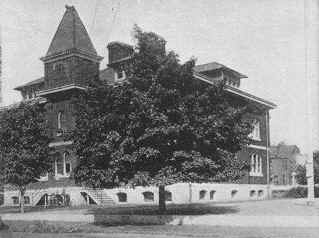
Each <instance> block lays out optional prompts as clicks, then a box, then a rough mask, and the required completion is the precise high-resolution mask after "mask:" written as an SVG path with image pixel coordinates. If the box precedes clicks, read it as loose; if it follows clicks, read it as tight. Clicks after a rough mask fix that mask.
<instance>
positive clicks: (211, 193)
mask: <svg viewBox="0 0 319 238" xmlns="http://www.w3.org/2000/svg"><path fill="white" fill-rule="evenodd" d="M215 193H216V191H215V190H212V191H210V193H209V198H210V200H214V197H215Z"/></svg>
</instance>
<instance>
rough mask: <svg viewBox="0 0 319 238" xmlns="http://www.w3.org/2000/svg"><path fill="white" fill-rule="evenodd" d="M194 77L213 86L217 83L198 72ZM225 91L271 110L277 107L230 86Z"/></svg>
mask: <svg viewBox="0 0 319 238" xmlns="http://www.w3.org/2000/svg"><path fill="white" fill-rule="evenodd" d="M193 76H194V77H195V78H197V79H199V80H201V81H204V82H206V83H209V84H212V85H214V83H215V82H216V80H212V79H211V78H209V77H207V76H205V75H203V74H200V73H198V72H194V73H193ZM225 90H226V91H227V92H229V93H231V94H234V95H237V96H240V97H243V98H245V99H247V100H249V101H253V102H255V103H258V104H261V105H264V106H266V107H268V108H269V109H275V108H276V107H277V105H276V104H274V103H272V102H270V101H267V100H265V99H262V98H260V97H257V96H255V95H252V94H250V93H247V92H245V91H243V90H241V89H238V88H235V87H232V86H229V85H225Z"/></svg>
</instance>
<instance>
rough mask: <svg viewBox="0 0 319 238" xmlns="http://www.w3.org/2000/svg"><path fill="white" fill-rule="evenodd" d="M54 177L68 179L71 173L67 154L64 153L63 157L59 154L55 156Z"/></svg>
mask: <svg viewBox="0 0 319 238" xmlns="http://www.w3.org/2000/svg"><path fill="white" fill-rule="evenodd" d="M54 170H55V176H56V177H69V176H70V173H71V171H72V163H71V158H70V154H69V152H64V153H63V156H62V155H61V154H60V153H57V154H56V159H55V169H54Z"/></svg>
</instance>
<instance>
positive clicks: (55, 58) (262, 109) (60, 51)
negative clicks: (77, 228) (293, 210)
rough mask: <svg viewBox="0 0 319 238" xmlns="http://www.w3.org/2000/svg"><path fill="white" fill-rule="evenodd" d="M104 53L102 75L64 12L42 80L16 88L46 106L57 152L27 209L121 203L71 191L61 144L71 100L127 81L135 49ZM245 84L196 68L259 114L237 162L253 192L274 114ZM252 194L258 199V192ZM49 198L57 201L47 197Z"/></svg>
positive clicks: (233, 75)
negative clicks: (100, 84) (244, 165)
mask: <svg viewBox="0 0 319 238" xmlns="http://www.w3.org/2000/svg"><path fill="white" fill-rule="evenodd" d="M107 48H108V52H109V54H108V57H109V58H108V65H107V67H106V68H105V69H102V70H100V61H101V60H102V57H100V56H99V55H98V54H97V52H96V50H95V48H94V46H93V44H92V41H91V39H90V37H89V35H88V33H87V31H86V29H85V26H84V24H83V23H82V21H81V19H80V17H79V15H78V13H77V11H76V10H75V8H74V7H70V6H66V11H65V13H64V16H63V18H62V20H61V22H60V24H59V26H58V29H57V31H56V33H55V35H54V37H53V39H52V42H51V44H50V46H49V49H48V51H47V53H46V55H45V56H44V57H42V58H41V60H42V61H43V64H44V76H43V77H41V78H39V79H36V80H33V81H31V82H29V83H26V84H24V85H21V86H19V87H16V88H15V90H18V91H20V93H21V95H22V98H23V100H33V99H34V98H40V99H42V100H43V101H44V102H45V103H47V104H48V112H47V117H48V121H49V123H50V126H49V128H48V130H50V132H51V133H52V135H53V136H54V141H53V142H52V143H51V144H50V146H52V147H55V149H56V151H57V153H56V154H55V163H54V164H53V165H52V166H53V171H54V172H53V173H51V174H43V176H42V177H41V179H40V181H39V182H37V183H34V184H32V185H30V186H29V188H28V190H27V194H28V191H29V195H26V196H27V197H28V196H29V198H25V200H26V202H27V204H28V203H29V204H31V205H48V204H50V203H59V202H63V203H65V202H69V203H71V204H73V205H81V204H83V203H114V202H115V203H116V202H120V200H121V198H120V196H118V197H116V196H115V195H114V196H115V197H114V196H113V198H112V196H111V195H110V194H112V192H110V191H111V190H110V191H109V192H106V191H96V190H92V189H89V188H84V187H79V186H76V185H75V183H74V181H73V180H72V178H71V175H72V170H73V169H74V168H75V167H76V165H77V159H76V157H75V155H74V153H73V152H72V141H64V140H63V138H62V137H63V134H64V133H67V132H68V131H69V130H71V129H72V128H73V127H74V125H75V119H74V116H73V113H74V109H73V108H72V105H71V103H70V100H71V98H72V96H73V95H74V94H76V93H77V92H79V91H81V90H85V89H86V87H87V86H88V85H90V84H91V83H93V82H94V81H96V80H102V81H106V82H108V83H110V84H113V83H117V82H121V81H123V80H125V79H126V78H127V67H129V63H130V60H131V56H132V53H133V47H132V46H131V45H128V44H125V43H122V42H111V43H109V44H108V45H107ZM243 78H247V77H246V76H245V75H243V74H241V73H239V72H237V71H235V70H233V69H230V68H229V67H227V66H224V65H222V64H219V63H216V62H212V63H208V64H204V65H197V66H195V68H194V79H195V80H201V81H203V82H205V83H208V84H214V83H215V82H216V81H217V80H218V81H225V83H226V87H225V90H226V91H227V93H228V95H229V97H232V98H234V100H235V101H238V102H244V103H247V104H248V105H253V106H255V107H257V108H258V109H259V110H258V113H256V114H255V115H252V116H253V119H254V130H253V132H252V135H251V136H252V139H253V141H254V142H253V144H251V145H250V146H248V147H247V148H244V149H243V150H242V151H240V152H239V153H238V158H239V159H242V160H245V161H248V162H249V163H250V164H251V166H250V167H251V169H250V171H247V173H246V175H245V176H244V177H243V179H242V181H241V183H242V184H252V186H253V185H256V184H260V185H265V184H267V183H268V182H269V176H268V175H269V156H268V148H269V145H270V144H269V143H270V142H269V110H270V109H273V108H275V105H274V104H273V103H271V102H269V101H266V100H264V99H262V98H259V97H256V96H254V95H251V94H248V93H247V92H244V91H243V90H241V89H240V83H241V80H242V79H243ZM255 190H256V191H255ZM255 190H254V191H255V192H256V194H257V189H255ZM6 191H7V193H6V196H5V203H6V204H10V205H14V204H17V200H18V199H19V198H18V197H17V196H18V195H15V194H14V193H16V192H17V191H16V190H14V189H11V190H10V189H9V188H7V190H6ZM259 193H260V194H262V193H261V192H259ZM52 194H55V195H59V196H51V195H52ZM52 197H53V198H52ZM135 197H136V196H135ZM122 198H123V197H122ZM153 200H154V199H153ZM134 201H135V200H134ZM134 203H137V202H136V201H135V202H134Z"/></svg>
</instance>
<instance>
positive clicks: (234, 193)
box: [230, 190, 238, 198]
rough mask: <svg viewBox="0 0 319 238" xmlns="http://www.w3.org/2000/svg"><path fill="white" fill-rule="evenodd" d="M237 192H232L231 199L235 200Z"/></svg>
mask: <svg viewBox="0 0 319 238" xmlns="http://www.w3.org/2000/svg"><path fill="white" fill-rule="evenodd" d="M237 192H238V191H237V190H232V191H231V193H230V196H231V198H235V197H236V194H237Z"/></svg>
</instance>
